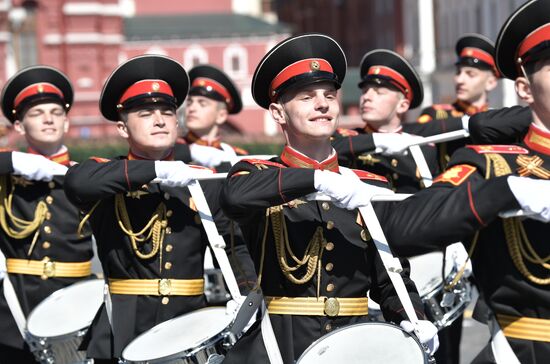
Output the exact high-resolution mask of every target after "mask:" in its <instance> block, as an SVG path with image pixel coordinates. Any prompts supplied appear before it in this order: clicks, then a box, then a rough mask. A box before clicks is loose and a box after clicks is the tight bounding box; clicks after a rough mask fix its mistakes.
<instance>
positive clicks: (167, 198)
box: [164, 192, 170, 200]
mask: <svg viewBox="0 0 550 364" xmlns="http://www.w3.org/2000/svg"><path fill="white" fill-rule="evenodd" d="M164 199H165V200H169V199H170V194H169V193H168V192H164Z"/></svg>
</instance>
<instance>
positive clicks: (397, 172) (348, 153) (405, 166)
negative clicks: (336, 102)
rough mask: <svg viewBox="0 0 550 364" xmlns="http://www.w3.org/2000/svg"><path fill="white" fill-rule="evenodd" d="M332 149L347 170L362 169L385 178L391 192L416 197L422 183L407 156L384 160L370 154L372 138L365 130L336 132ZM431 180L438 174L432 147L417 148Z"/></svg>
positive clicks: (378, 155) (371, 152) (341, 130)
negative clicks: (427, 168)
mask: <svg viewBox="0 0 550 364" xmlns="http://www.w3.org/2000/svg"><path fill="white" fill-rule="evenodd" d="M332 145H333V146H334V149H335V150H336V152H337V153H338V162H339V163H340V165H342V166H346V167H349V168H358V169H363V170H366V171H369V172H373V173H376V174H379V175H382V176H385V177H386V179H387V180H388V181H389V184H390V188H392V189H393V190H394V191H396V192H399V193H415V192H416V191H418V190H420V189H422V188H424V183H423V182H422V179H421V177H420V173H419V171H418V168H417V166H416V162H415V161H414V159H413V157H412V156H411V155H410V154H407V155H395V156H385V155H382V154H375V153H373V149H374V148H373V144H372V137H370V134H369V133H367V132H365V130H364V129H355V130H349V129H337V130H336V133H335V134H334V135H333V139H332ZM420 149H421V150H422V154H423V155H424V158H425V160H426V163H427V164H428V167H429V169H430V172H431V174H432V176H436V175H437V174H439V171H440V170H439V164H438V160H437V149H436V147H435V145H425V146H422V147H421V148H420Z"/></svg>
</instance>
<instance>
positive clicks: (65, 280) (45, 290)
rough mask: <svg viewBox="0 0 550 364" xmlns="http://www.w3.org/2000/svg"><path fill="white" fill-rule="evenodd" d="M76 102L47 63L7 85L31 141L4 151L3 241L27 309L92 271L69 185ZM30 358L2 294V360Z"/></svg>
mask: <svg viewBox="0 0 550 364" xmlns="http://www.w3.org/2000/svg"><path fill="white" fill-rule="evenodd" d="M72 103H73V88H72V85H71V82H70V81H69V79H68V78H67V76H65V75H64V74H63V73H61V72H60V71H59V70H57V69H54V68H52V67H48V66H33V67H29V68H26V69H23V70H21V71H20V72H18V73H17V74H16V75H15V76H13V77H12V78H11V79H10V80H8V82H7V83H6V85H5V86H4V89H3V90H2V112H3V113H4V115H5V116H6V118H7V119H8V120H9V121H11V122H12V123H13V127H14V129H15V131H16V132H17V133H19V134H20V135H22V136H23V137H24V138H25V140H26V141H27V144H28V148H27V151H26V152H25V153H23V152H18V151H11V152H10V151H2V152H0V224H1V227H2V229H1V230H0V249H1V250H2V253H3V254H4V255H5V256H6V258H7V262H6V263H7V270H8V273H9V277H10V280H11V282H12V284H13V286H14V288H15V292H16V295H17V298H18V300H19V303H20V305H21V308H22V310H23V313H24V314H25V315H28V314H29V313H30V312H31V311H32V309H33V308H34V307H36V306H37V305H38V304H39V303H40V302H41V301H42V300H43V299H44V298H46V297H48V296H49V295H50V294H51V293H52V292H55V291H56V290H58V289H60V288H63V287H66V286H68V285H70V284H72V283H75V282H77V281H79V280H82V279H86V278H88V277H89V276H90V274H91V259H92V256H93V251H92V239H91V235H89V233H87V234H85V235H83V236H80V235H77V230H78V226H79V223H80V216H79V211H78V209H77V208H76V207H75V206H73V205H72V204H71V203H70V202H69V200H68V199H67V197H66V196H65V193H64V192H63V184H64V174H65V172H66V171H67V167H68V166H69V165H70V163H71V161H70V157H69V151H68V149H67V147H65V146H64V145H63V137H64V135H65V133H66V132H67V130H68V128H69V119H68V116H67V113H68V111H69V109H70V108H71V105H72ZM0 291H3V290H2V288H1V287H0ZM3 293H4V292H3ZM32 362H35V361H34V359H33V356H32V354H31V353H30V352H29V350H28V347H27V346H26V345H25V343H24V340H23V338H22V337H21V335H20V333H19V331H18V328H17V326H16V323H15V321H14V319H13V316H12V314H11V311H10V308H9V306H8V303H7V301H6V299H5V298H4V294H0V363H32Z"/></svg>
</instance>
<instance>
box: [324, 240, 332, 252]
mask: <svg viewBox="0 0 550 364" xmlns="http://www.w3.org/2000/svg"><path fill="white" fill-rule="evenodd" d="M325 248H326V249H327V250H328V251H329V252H330V251H332V250H333V249H334V243H333V242H330V241H329V242H328V243H327V246H326V247H325Z"/></svg>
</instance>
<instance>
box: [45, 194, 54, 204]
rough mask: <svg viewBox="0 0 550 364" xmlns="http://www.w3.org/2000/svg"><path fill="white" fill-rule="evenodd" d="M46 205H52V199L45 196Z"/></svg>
mask: <svg viewBox="0 0 550 364" xmlns="http://www.w3.org/2000/svg"><path fill="white" fill-rule="evenodd" d="M46 203H47V204H48V205H51V204H52V203H53V197H52V196H47V197H46Z"/></svg>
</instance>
